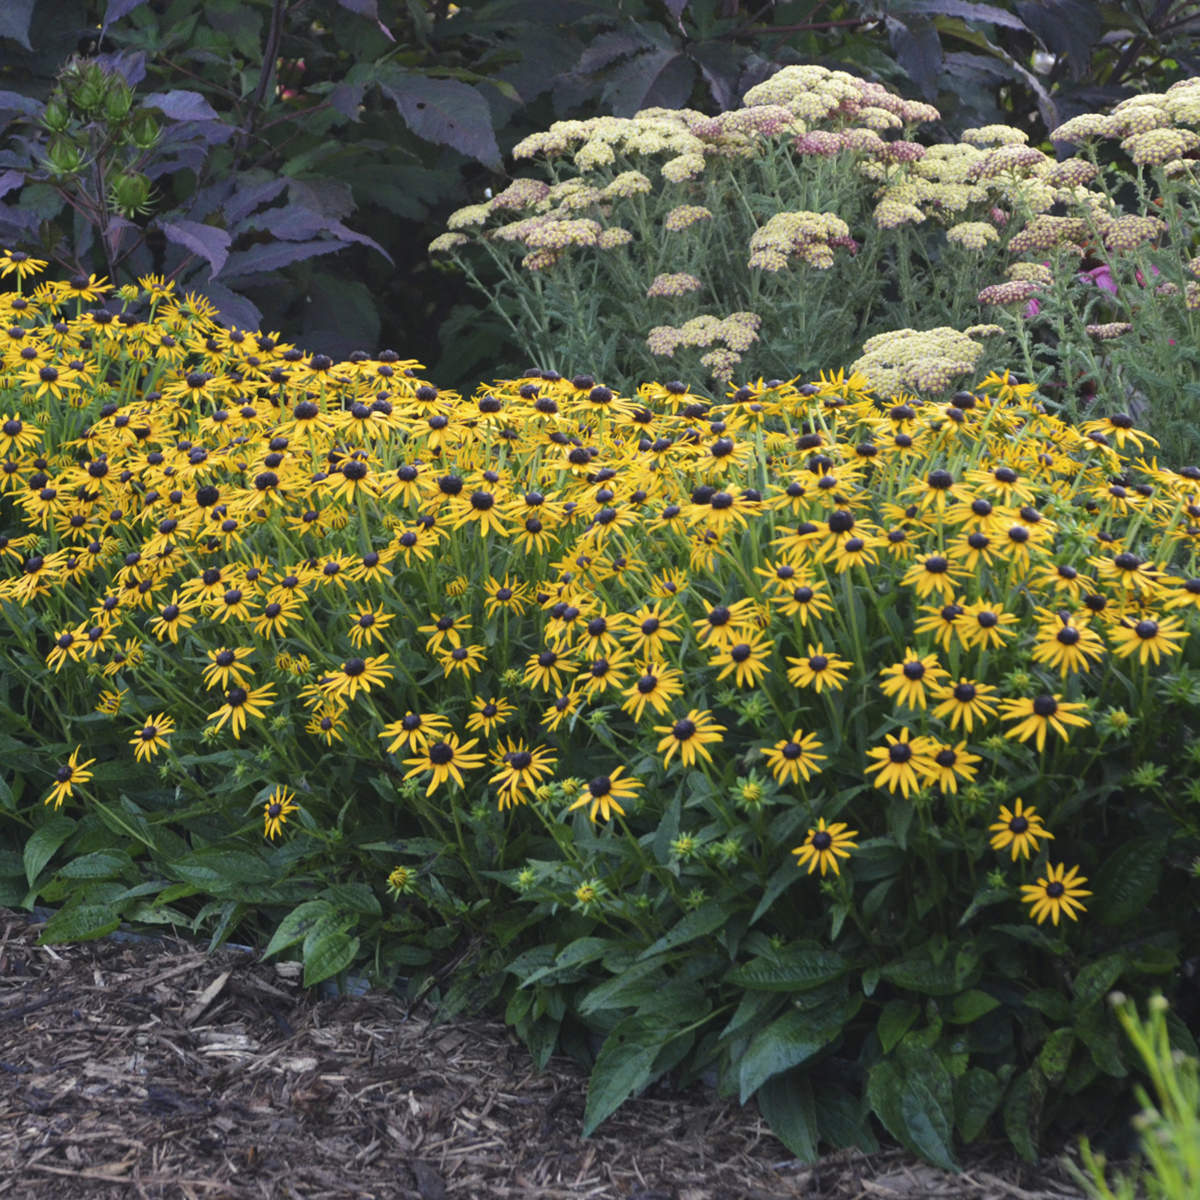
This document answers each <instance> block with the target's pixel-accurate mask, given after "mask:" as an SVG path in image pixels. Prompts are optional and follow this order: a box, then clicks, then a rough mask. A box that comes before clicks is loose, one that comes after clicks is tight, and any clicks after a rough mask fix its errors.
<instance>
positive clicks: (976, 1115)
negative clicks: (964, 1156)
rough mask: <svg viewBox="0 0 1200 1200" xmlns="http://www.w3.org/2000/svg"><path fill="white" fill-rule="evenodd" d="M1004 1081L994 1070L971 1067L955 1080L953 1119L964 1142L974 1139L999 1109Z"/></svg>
mask: <svg viewBox="0 0 1200 1200" xmlns="http://www.w3.org/2000/svg"><path fill="white" fill-rule="evenodd" d="M1003 1094H1004V1085H1003V1084H1002V1083H1001V1082H1000V1080H999V1079H997V1078H996V1076H995V1075H993V1074H992V1073H991V1071H985V1070H984V1069H983V1068H982V1067H969V1068H968V1069H967V1070H966V1071H964V1072H963V1073H962V1074H961V1075H960V1076H959V1077H958V1078H957V1079H956V1080H955V1081H954V1123H955V1126H956V1127H957V1128H958V1132H959V1135H960V1136H961V1137H962V1140H963V1141H964V1142H973V1141H974V1140H975V1139H976V1138H977V1137H978V1136H979V1135H980V1134H981V1133H982V1132H983V1131H984V1129H985V1128H986V1127H987V1123H988V1119H989V1118H990V1117H991V1115H992V1113H994V1112H995V1111H996V1106H997V1105H998V1104H999V1103H1000V1097H1001V1096H1002V1095H1003Z"/></svg>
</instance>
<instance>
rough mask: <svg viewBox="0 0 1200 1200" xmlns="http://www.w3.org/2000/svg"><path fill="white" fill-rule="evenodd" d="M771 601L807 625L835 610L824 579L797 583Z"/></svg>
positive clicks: (774, 596) (773, 597)
mask: <svg viewBox="0 0 1200 1200" xmlns="http://www.w3.org/2000/svg"><path fill="white" fill-rule="evenodd" d="M770 602H771V604H772V605H774V606H775V607H776V608H778V609H779V611H780V612H782V613H783V614H784V615H785V616H788V617H796V618H798V619H799V621H800V624H801V625H805V626H807V625H808V623H809V621H813V620H815V619H816V618H817V617H820V616H825V615H827V614H829V613H832V612H833V603H832V601H831V600H830V598H829V591H828V588H827V587H826V585H825V583H824V581H823V580H810V581H806V582H803V583H797V584H796V585H795V587H792V588H789V589H788V590H787V591H783V592H779V593H778V594H776V595H773V596H772V597H771V599H770Z"/></svg>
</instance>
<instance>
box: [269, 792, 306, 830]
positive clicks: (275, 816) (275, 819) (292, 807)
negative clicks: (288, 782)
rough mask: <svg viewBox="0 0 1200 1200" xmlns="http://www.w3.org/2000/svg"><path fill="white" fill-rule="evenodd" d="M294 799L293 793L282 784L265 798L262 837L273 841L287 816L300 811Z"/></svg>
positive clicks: (284, 823)
mask: <svg viewBox="0 0 1200 1200" xmlns="http://www.w3.org/2000/svg"><path fill="white" fill-rule="evenodd" d="M295 799H296V797H295V795H294V794H293V793H292V792H289V791H288V789H287V788H285V787H284V786H283V785H282V784H281V785H280V786H278V787H276V788H275V790H274V791H273V792H272V793H271V794H270V795H269V796H268V797H267V798H266V801H265V802H264V803H263V837H265V838H269V839H270V840H271V841H274V840H275V839H276V838H277V837H278V836H279V835H280V834H281V833H282V832H283V827H284V826H285V825H286V824H287V820H288V817H290V816H291V815H292V813H294V812H299V811H300V809H299V805H297V804H296V803H295Z"/></svg>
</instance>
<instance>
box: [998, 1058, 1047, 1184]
mask: <svg viewBox="0 0 1200 1200" xmlns="http://www.w3.org/2000/svg"><path fill="white" fill-rule="evenodd" d="M1045 1093H1046V1083H1045V1080H1044V1079H1043V1078H1042V1075H1041V1072H1040V1071H1039V1070H1038V1069H1037V1067H1030V1068H1029V1070H1028V1071H1023V1072H1022V1073H1021V1074H1020V1075H1018V1076H1017V1077H1016V1079H1014V1080H1013V1082H1012V1084H1011V1086H1010V1087H1009V1089H1008V1096H1007V1097H1006V1098H1005V1101H1004V1132H1005V1133H1006V1134H1008V1140H1009V1141H1010V1142H1012V1144H1013V1148H1014V1149H1015V1150H1016V1152H1017V1153H1018V1154H1019V1155H1020V1156H1021V1157H1022V1158H1023V1159H1025V1161H1026V1162H1037V1157H1038V1153H1037V1143H1038V1137H1037V1134H1038V1128H1039V1126H1040V1125H1041V1119H1042V1100H1043V1099H1044V1097H1045Z"/></svg>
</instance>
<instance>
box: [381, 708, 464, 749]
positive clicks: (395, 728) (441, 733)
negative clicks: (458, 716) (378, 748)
mask: <svg viewBox="0 0 1200 1200" xmlns="http://www.w3.org/2000/svg"><path fill="white" fill-rule="evenodd" d="M449 729H450V722H449V721H448V720H447V719H446V718H445V717H443V716H442V715H441V714H440V713H417V712H406V713H405V714H404V716H402V717H401V718H400V719H399V720H398V721H390V722H389V723H388V724H387V725H385V726H384V727H383V730H382V731H381V732H380V733H379V734H378V735H377V736H378V737H380V738H381V739H383V740H384V741H386V742H387V743H388V744H387V745H386V746H385V747H384V749H385V750H386V751H387V753H388V754H398V753H399V752H400V751H401V750H416V751H423V750H425V749H426V747H428V746H429V745H430V744H431V743H433V742H435V741H437V740H438V739H440V738H443V737H445V736H446V734H447V732H448V731H449Z"/></svg>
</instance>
